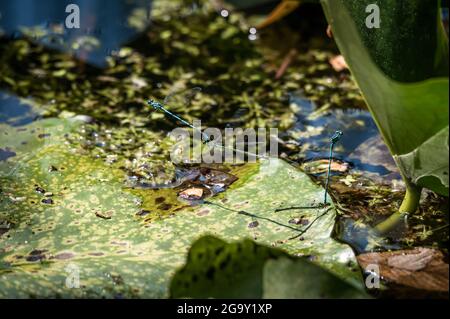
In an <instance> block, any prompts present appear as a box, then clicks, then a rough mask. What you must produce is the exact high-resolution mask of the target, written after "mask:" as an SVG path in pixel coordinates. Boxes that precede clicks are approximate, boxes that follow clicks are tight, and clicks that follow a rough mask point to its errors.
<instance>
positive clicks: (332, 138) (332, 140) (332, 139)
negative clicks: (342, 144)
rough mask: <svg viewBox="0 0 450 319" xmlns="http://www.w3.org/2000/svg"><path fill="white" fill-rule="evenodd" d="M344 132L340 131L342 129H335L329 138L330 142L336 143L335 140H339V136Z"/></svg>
mask: <svg viewBox="0 0 450 319" xmlns="http://www.w3.org/2000/svg"><path fill="white" fill-rule="evenodd" d="M343 134H344V133H342V131H339V130H337V131H336V132H334V134H333V136H332V137H331V138H330V141H331V143H333V144H334V143H336V142H337V141H339V140H340V139H341V136H342V135H343Z"/></svg>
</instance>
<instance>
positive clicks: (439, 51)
mask: <svg viewBox="0 0 450 319" xmlns="http://www.w3.org/2000/svg"><path fill="white" fill-rule="evenodd" d="M369 4H377V5H378V6H379V8H380V19H381V24H380V28H368V27H367V26H366V22H365V21H366V17H367V16H368V15H369V13H366V10H365V9H366V6H368V5H369ZM322 5H323V7H324V10H325V14H326V16H327V19H328V21H329V23H330V25H331V27H332V30H333V35H334V37H335V39H336V42H337V44H338V46H339V49H340V51H341V52H342V54H343V55H344V57H345V59H346V61H347V63H348V65H349V67H350V69H351V71H352V74H353V76H354V77H355V80H356V82H357V83H358V85H359V87H360V89H361V91H362V93H363V95H364V97H365V99H366V101H367V104H368V106H369V109H370V111H371V113H372V115H373V117H374V119H375V121H376V123H377V125H378V128H379V129H380V131H381V133H382V135H383V138H384V140H385V142H386V144H387V145H388V147H389V149H390V151H391V153H392V155H393V156H394V158H395V160H396V162H397V164H398V166H399V168H400V170H401V171H402V173H403V175H404V176H405V177H406V178H408V180H409V181H410V182H411V183H415V184H417V185H419V186H422V187H426V188H429V189H431V190H433V191H436V192H437V193H439V194H442V195H446V196H448V156H445V155H444V153H448V133H446V132H448V102H449V100H448V95H449V91H448V84H449V83H448V43H447V38H446V35H445V33H444V31H443V27H442V23H441V22H440V12H439V6H438V1H437V0H436V1H429V0H398V1H390V0H377V1H375V0H322ZM442 76H446V77H445V78H444V77H442ZM435 150H439V151H438V152H434V151H435Z"/></svg>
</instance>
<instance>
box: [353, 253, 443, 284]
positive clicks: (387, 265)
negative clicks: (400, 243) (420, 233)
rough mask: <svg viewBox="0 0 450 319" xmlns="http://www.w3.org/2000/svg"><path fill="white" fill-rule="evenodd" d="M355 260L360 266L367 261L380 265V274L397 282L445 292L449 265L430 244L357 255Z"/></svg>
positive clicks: (364, 266) (366, 264)
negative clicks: (428, 245) (409, 248)
mask: <svg viewBox="0 0 450 319" xmlns="http://www.w3.org/2000/svg"><path fill="white" fill-rule="evenodd" d="M357 258H358V262H359V264H360V265H361V267H362V268H363V269H364V268H366V267H367V266H368V265H370V264H375V265H378V266H379V267H380V275H381V277H382V278H383V279H384V280H386V281H387V283H388V284H390V283H392V284H395V285H399V286H406V287H409V288H413V289H417V290H421V291H430V292H440V293H444V292H445V293H448V285H449V265H448V264H447V263H446V262H445V261H444V255H443V254H442V252H440V251H439V250H436V249H430V248H422V247H420V248H415V249H412V250H399V251H394V252H382V253H367V254H362V255H359V256H358V257H357Z"/></svg>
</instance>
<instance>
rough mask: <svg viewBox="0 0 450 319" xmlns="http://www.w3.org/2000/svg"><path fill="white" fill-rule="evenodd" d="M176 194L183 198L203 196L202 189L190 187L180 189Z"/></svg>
mask: <svg viewBox="0 0 450 319" xmlns="http://www.w3.org/2000/svg"><path fill="white" fill-rule="evenodd" d="M178 196H180V197H181V198H184V199H200V198H202V196H203V189H202V188H198V187H192V188H188V189H185V190H184V191H181V192H180V193H179V194H178Z"/></svg>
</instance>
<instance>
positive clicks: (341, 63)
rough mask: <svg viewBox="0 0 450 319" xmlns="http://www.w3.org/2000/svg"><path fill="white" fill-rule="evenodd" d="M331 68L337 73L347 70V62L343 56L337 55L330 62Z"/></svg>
mask: <svg viewBox="0 0 450 319" xmlns="http://www.w3.org/2000/svg"><path fill="white" fill-rule="evenodd" d="M329 62H330V64H331V66H332V67H333V69H334V70H335V71H336V72H341V71H343V70H345V69H348V65H347V62H345V59H344V57H343V56H342V55H336V56H334V57H332V58H331V59H330V60H329Z"/></svg>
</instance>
